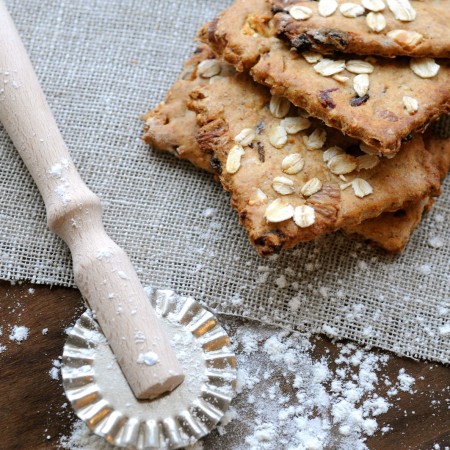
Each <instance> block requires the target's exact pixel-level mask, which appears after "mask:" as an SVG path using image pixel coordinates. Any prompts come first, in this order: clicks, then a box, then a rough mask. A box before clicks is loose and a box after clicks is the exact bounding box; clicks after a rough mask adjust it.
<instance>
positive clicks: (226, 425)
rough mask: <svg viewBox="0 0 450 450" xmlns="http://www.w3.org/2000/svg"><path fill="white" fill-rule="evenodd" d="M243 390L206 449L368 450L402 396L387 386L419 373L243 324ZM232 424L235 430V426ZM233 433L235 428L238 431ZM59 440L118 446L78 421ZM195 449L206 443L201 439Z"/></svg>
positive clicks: (82, 448)
mask: <svg viewBox="0 0 450 450" xmlns="http://www.w3.org/2000/svg"><path fill="white" fill-rule="evenodd" d="M235 336H236V342H237V343H235V344H234V347H235V351H236V355H237V359H238V380H237V392H238V396H237V398H236V400H235V401H234V402H233V404H232V406H231V407H230V408H229V410H228V411H227V413H226V414H225V416H224V418H223V419H222V421H221V423H220V424H219V426H218V429H217V431H218V433H216V434H215V435H213V436H210V437H209V438H206V439H207V441H206V447H207V448H226V449H231V448H232V449H235V450H238V449H239V450H240V449H245V450H279V449H283V450H329V449H333V450H368V447H367V445H366V443H365V441H366V439H367V437H369V436H372V435H374V434H377V433H380V434H386V433H388V432H389V431H391V430H392V426H391V425H389V424H383V426H382V427H381V426H380V425H379V423H378V421H379V420H380V419H381V417H382V415H383V414H385V413H386V412H387V411H388V410H389V409H390V408H392V407H395V400H396V398H393V397H392V396H390V395H389V394H384V395H383V392H384V393H386V390H387V389H388V388H389V389H390V391H392V392H393V391H395V392H396V394H395V395H397V394H398V392H399V391H404V392H407V393H411V394H413V393H414V392H413V390H412V386H413V385H414V382H415V380H414V378H413V377H411V376H410V375H409V374H407V373H406V371H405V370H404V369H402V370H400V372H399V374H398V377H397V379H394V380H389V379H388V378H387V376H386V375H385V374H384V373H383V368H384V367H385V366H386V364H387V362H388V359H389V356H387V355H386V354H380V353H378V352H369V351H365V350H362V349H361V348H359V347H357V346H356V345H354V344H345V345H344V344H337V345H338V350H339V351H338V354H337V357H336V356H335V357H333V358H332V357H331V356H328V357H325V356H322V357H321V358H320V359H317V358H314V357H313V350H314V344H313V343H312V342H311V340H309V339H308V338H307V337H306V336H304V335H302V334H299V333H291V332H288V331H282V332H280V331H279V329H274V328H270V327H267V326H264V327H258V326H257V325H253V324H246V325H243V326H239V327H238V328H237V329H236V331H235ZM231 429H232V430H233V431H232V432H230V430H231ZM231 433H232V434H231ZM60 445H61V447H62V448H64V449H70V450H111V449H112V447H111V446H109V445H108V444H106V443H105V442H104V441H103V440H102V439H101V438H98V437H96V436H93V435H92V434H90V432H89V430H88V428H87V426H86V425H85V424H84V423H82V422H81V421H78V422H76V423H75V426H74V429H73V432H72V434H71V436H69V437H63V438H62V439H61V441H60ZM189 449H190V450H202V449H203V444H202V443H201V442H199V443H197V444H196V445H194V446H193V447H190V448H189Z"/></svg>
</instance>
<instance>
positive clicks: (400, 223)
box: [144, 45, 450, 252]
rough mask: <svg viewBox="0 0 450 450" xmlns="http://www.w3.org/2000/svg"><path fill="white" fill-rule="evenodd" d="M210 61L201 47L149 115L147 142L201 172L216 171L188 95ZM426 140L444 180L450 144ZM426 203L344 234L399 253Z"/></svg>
mask: <svg viewBox="0 0 450 450" xmlns="http://www.w3.org/2000/svg"><path fill="white" fill-rule="evenodd" d="M208 58H214V56H213V55H212V54H211V52H210V51H209V50H208V48H207V47H206V46H204V45H200V46H199V48H198V49H197V51H196V54H195V55H194V56H193V57H192V58H190V59H189V60H188V61H187V62H186V64H185V68H184V70H183V72H182V74H181V75H180V78H179V79H178V80H177V81H176V83H175V84H174V86H173V87H172V89H171V90H170V91H169V93H168V95H167V98H166V100H165V102H163V103H162V104H160V105H158V106H157V107H156V108H155V109H154V110H153V111H150V112H149V113H147V114H146V116H145V117H146V118H147V121H146V124H145V135H144V140H145V141H146V142H148V143H149V144H151V145H155V144H156V145H158V149H159V150H165V151H169V152H170V153H173V154H175V155H176V156H178V157H183V158H184V159H187V160H189V161H190V162H192V163H193V164H194V165H196V166H197V167H199V168H201V169H204V170H208V171H213V170H214V169H213V167H214V166H215V164H214V163H213V164H212V165H211V158H212V155H211V154H208V153H204V152H202V151H201V150H200V147H199V145H198V144H197V141H196V140H195V138H194V136H195V135H196V133H197V124H196V120H195V114H192V113H191V112H190V111H189V110H188V109H187V99H188V97H189V93H190V92H191V91H192V90H194V89H195V88H197V87H199V86H200V85H205V84H206V83H205V80H204V79H201V77H199V75H198V74H197V72H196V71H195V69H196V67H197V66H198V64H199V63H200V62H201V61H202V60H204V59H208ZM224 73H226V74H231V73H233V71H231V70H228V69H227V68H226V67H225V66H224ZM186 74H189V76H186ZM199 78H200V79H199ZM173 117H175V118H177V120H176V121H175V123H173V122H172V120H171V119H172V118H173ZM169 138H170V139H169ZM426 138H427V142H428V144H429V146H431V147H432V148H433V149H434V148H435V149H436V151H434V152H433V153H432V154H433V157H437V156H439V158H440V159H439V160H436V164H437V166H438V168H439V169H440V172H441V176H442V177H444V176H445V174H446V171H447V170H448V167H449V165H450V145H449V141H448V140H444V139H438V138H436V137H432V136H426ZM430 140H431V141H432V142H430ZM173 143H176V147H177V148H178V149H180V148H181V149H183V151H182V153H181V156H180V155H179V151H178V152H174V148H173V147H174V144H173ZM444 158H447V159H446V160H445V159H444ZM427 202H428V199H425V200H421V201H419V202H417V203H415V204H412V205H407V206H406V207H403V208H402V209H401V210H399V211H397V212H386V213H383V214H381V215H380V216H379V217H377V218H375V219H369V220H366V221H364V222H362V223H361V224H358V225H355V226H353V227H347V228H345V229H344V231H345V232H346V233H347V234H350V235H355V236H357V237H358V238H359V239H363V240H365V241H370V242H372V243H375V244H377V245H378V246H380V247H381V248H383V249H385V250H387V251H391V252H399V251H401V250H402V249H403V248H404V246H405V245H406V243H407V241H408V239H409V237H410V235H411V233H412V231H413V230H414V228H415V227H416V225H417V223H418V222H419V220H420V217H421V215H422V212H423V209H424V206H425V205H426V204H427Z"/></svg>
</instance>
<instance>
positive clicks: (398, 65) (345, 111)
mask: <svg viewBox="0 0 450 450" xmlns="http://www.w3.org/2000/svg"><path fill="white" fill-rule="evenodd" d="M275 25H276V24H275V22H274V20H273V14H272V12H271V8H270V3H269V1H268V0H238V1H236V2H235V3H234V4H233V5H232V6H231V7H230V8H229V9H227V10H226V11H224V12H223V13H222V14H221V15H220V16H219V17H218V18H217V19H215V20H213V21H212V22H211V23H210V24H208V25H205V26H204V27H203V28H202V29H201V31H200V33H199V37H200V39H201V40H202V41H203V42H206V43H208V44H210V45H211V47H212V49H213V50H214V52H215V53H216V54H218V55H220V56H221V57H222V58H223V59H224V60H225V61H227V62H229V63H230V64H232V65H234V66H235V67H236V68H237V69H238V70H239V71H243V70H248V71H250V74H251V75H252V77H253V79H254V80H255V81H257V82H258V83H261V84H264V85H266V86H268V87H269V88H271V91H272V93H273V94H276V95H279V96H285V97H286V98H288V99H289V100H290V101H291V102H292V103H294V104H295V105H297V106H299V107H302V108H304V109H305V110H306V111H307V112H308V113H309V114H310V115H311V116H314V117H317V118H319V119H321V120H323V121H324V122H325V123H326V124H327V125H328V126H331V127H334V128H337V129H339V130H341V131H343V133H344V134H346V135H348V136H351V137H354V138H356V139H359V140H361V141H363V142H365V143H366V144H367V145H368V148H367V149H366V150H367V151H368V152H380V153H383V154H393V153H395V152H397V151H398V150H399V149H400V147H401V144H402V141H404V140H405V139H408V138H409V137H410V135H411V133H413V132H418V131H423V130H424V129H425V128H426V126H427V125H428V123H430V122H431V121H432V120H434V119H436V118H437V117H438V116H439V115H441V114H443V113H445V112H448V111H450V90H449V89H448V86H449V85H450V61H448V60H438V63H439V67H438V69H439V71H438V73H437V74H435V75H434V76H433V77H432V78H421V77H420V76H418V75H417V74H416V73H415V72H413V70H412V69H411V67H410V65H411V64H412V63H411V61H412V62H413V63H414V64H417V63H418V62H420V63H421V64H422V62H423V63H424V64H423V67H421V68H422V69H424V70H423V71H422V72H419V73H422V74H425V75H426V74H427V73H430V72H433V71H435V70H436V66H435V65H432V64H431V62H430V64H426V62H427V61H422V60H420V59H416V58H413V59H410V58H400V59H395V60H391V59H386V58H379V57H378V58H377V57H368V58H367V61H368V62H369V63H370V64H371V65H372V66H373V72H372V73H370V74H368V78H369V82H370V83H369V87H368V92H367V94H366V95H363V96H362V97H361V96H359V95H358V94H357V93H356V91H355V86H354V82H355V79H356V77H357V76H358V77H359V74H355V73H352V72H349V71H348V70H347V69H344V70H342V71H341V72H339V73H336V75H337V76H338V78H339V80H337V79H335V78H333V77H332V76H322V75H320V74H319V73H317V72H316V70H315V68H314V65H315V64H314V63H308V62H307V61H306V59H305V58H304V57H303V56H302V55H299V54H297V53H296V52H291V51H290V50H289V48H288V46H286V45H285V44H284V43H283V42H282V41H281V40H280V39H278V38H276V37H275V35H276V32H277V30H276V28H275ZM355 58H356V57H353V56H350V55H345V58H344V59H342V61H343V62H344V63H345V64H346V66H348V62H349V61H354V60H355ZM334 60H335V61H340V60H339V58H334ZM416 72H417V70H416ZM366 75H367V74H366ZM346 78H347V79H346ZM405 97H406V98H412V99H413V100H415V101H416V102H417V104H418V109H417V110H416V111H415V112H413V113H411V112H410V111H408V109H407V108H406V106H405ZM410 103H411V101H410Z"/></svg>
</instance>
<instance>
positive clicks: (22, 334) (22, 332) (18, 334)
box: [9, 325, 30, 342]
mask: <svg viewBox="0 0 450 450" xmlns="http://www.w3.org/2000/svg"><path fill="white" fill-rule="evenodd" d="M29 332H30V329H29V328H28V327H24V326H19V325H14V326H13V327H12V330H11V333H10V335H9V340H10V341H14V342H22V341H26V340H27V339H28V335H29Z"/></svg>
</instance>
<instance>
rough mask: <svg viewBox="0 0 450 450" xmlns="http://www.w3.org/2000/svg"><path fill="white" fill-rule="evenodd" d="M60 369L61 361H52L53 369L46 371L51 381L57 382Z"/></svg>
mask: <svg viewBox="0 0 450 450" xmlns="http://www.w3.org/2000/svg"><path fill="white" fill-rule="evenodd" d="M60 368H61V361H60V360H59V359H54V360H53V367H52V368H51V369H50V370H49V371H48V373H49V375H50V378H51V379H52V380H59V371H60Z"/></svg>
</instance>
